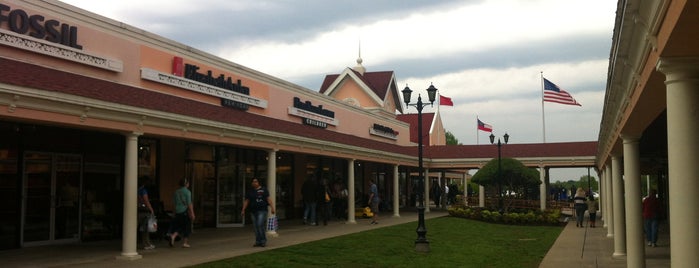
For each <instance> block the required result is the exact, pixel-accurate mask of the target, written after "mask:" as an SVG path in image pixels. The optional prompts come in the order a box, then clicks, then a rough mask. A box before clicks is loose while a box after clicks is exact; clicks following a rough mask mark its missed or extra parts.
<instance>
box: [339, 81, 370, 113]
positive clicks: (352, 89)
mask: <svg viewBox="0 0 699 268" xmlns="http://www.w3.org/2000/svg"><path fill="white" fill-rule="evenodd" d="M333 97H334V98H335V99H338V100H340V101H344V100H345V99H347V98H354V99H356V100H357V101H358V102H359V106H361V107H378V106H379V105H378V104H377V103H376V101H374V99H373V98H372V97H370V96H369V94H367V93H366V91H364V89H362V88H361V87H359V85H357V83H355V82H354V81H352V80H351V79H349V78H345V79H344V81H342V83H340V86H339V88H337V89H335V91H334V92H333Z"/></svg>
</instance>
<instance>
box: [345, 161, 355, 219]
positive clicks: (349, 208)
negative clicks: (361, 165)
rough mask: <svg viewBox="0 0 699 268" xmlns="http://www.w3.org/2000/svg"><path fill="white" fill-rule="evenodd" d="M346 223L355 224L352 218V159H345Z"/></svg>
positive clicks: (353, 197)
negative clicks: (347, 194)
mask: <svg viewBox="0 0 699 268" xmlns="http://www.w3.org/2000/svg"><path fill="white" fill-rule="evenodd" d="M347 162H348V163H347V191H348V192H349V196H348V197H347V223H352V224H356V223H357V221H356V220H355V219H354V199H355V196H354V159H349V160H347Z"/></svg>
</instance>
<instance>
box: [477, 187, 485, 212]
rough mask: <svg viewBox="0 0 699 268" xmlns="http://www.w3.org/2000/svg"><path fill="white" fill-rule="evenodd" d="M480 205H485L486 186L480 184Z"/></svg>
mask: <svg viewBox="0 0 699 268" xmlns="http://www.w3.org/2000/svg"><path fill="white" fill-rule="evenodd" d="M478 206H479V207H482V208H483V207H485V187H483V185H478Z"/></svg>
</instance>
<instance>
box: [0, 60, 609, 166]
mask: <svg viewBox="0 0 699 268" xmlns="http://www.w3.org/2000/svg"><path fill="white" fill-rule="evenodd" d="M0 66H12V68H3V71H2V72H0V82H2V83H7V84H12V85H16V86H22V87H30V88H37V89H41V90H46V91H52V92H60V93H65V94H71V95H75V96H82V97H85V98H91V99H96V100H102V101H107V102H112V103H116V104H122V105H127V106H133V107H139V108H144V109H152V110H156V111H162V112H166V113H173V114H179V115H184V116H191V117H195V118H201V119H205V120H213V121H217V122H222V123H227V124H235V125H241V126H246V127H250V128H255V129H261V130H267V131H272V132H278V133H284V134H289V135H296V136H300V137H307V138H311V139H315V140H318V141H325V142H332V143H337V144H344V145H349V146H357V147H360V148H372V149H374V150H381V151H384V152H390V153H396V154H402V155H406V156H416V154H417V150H415V146H399V145H395V144H391V143H386V142H381V141H376V140H371V139H366V138H361V137H357V136H352V135H348V134H343V133H339V132H335V131H330V130H327V129H321V128H314V127H308V126H305V125H303V124H301V123H295V122H290V121H285V120H280V119H276V118H271V117H266V116H262V115H258V114H254V113H250V112H246V111H240V110H236V109H230V108H226V107H221V106H216V105H211V104H207V103H203V102H199V101H195V100H190V99H185V98H181V97H177V96H173V95H168V94H163V93H160V92H155V91H151V90H145V89H142V88H138V87H134V86H129V85H123V84H117V83H114V82H111V81H106V80H100V79H96V78H91V77H86V76H82V75H78V74H73V73H68V72H64V71H60V70H56V69H50V68H46V67H42V66H38V65H33V64H29V63H26V62H20V61H14V60H10V59H5V58H0ZM156 100H157V101H156ZM398 118H399V119H400V120H401V121H404V122H408V123H409V124H410V125H411V128H410V131H411V135H410V137H411V141H412V140H415V143H417V135H416V133H415V132H416V131H417V114H405V115H398ZM433 118H434V113H424V114H423V120H424V121H423V126H422V127H423V133H427V131H428V130H429V127H430V125H431V122H432V120H433ZM413 126H414V127H413ZM413 137H414V138H413ZM424 141H425V142H429V139H425V140H424ZM426 145H427V144H426ZM596 148H597V142H568V143H545V144H508V145H506V146H503V147H502V154H503V156H504V157H525V156H526V157H537V156H567V155H571V156H572V155H587V156H594V155H595V153H596ZM424 149H425V156H426V157H429V158H432V159H439V158H442V159H451V158H483V157H492V156H493V155H494V154H497V149H496V146H493V145H490V144H487V145H447V146H425V148H424Z"/></svg>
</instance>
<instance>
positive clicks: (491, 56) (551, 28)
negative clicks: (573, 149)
mask: <svg viewBox="0 0 699 268" xmlns="http://www.w3.org/2000/svg"><path fill="white" fill-rule="evenodd" d="M64 2H66V3H69V4H71V5H74V6H77V7H80V8H82V9H85V10H88V11H92V12H94V13H97V14H100V15H103V16H106V17H108V18H111V19H114V20H117V21H120V22H124V23H126V24H129V25H132V26H134V27H138V28H141V29H144V30H146V31H149V32H152V33H155V34H157V35H161V36H164V37H166V38H169V39H172V40H174V41H177V42H180V43H183V44H186V45H189V46H192V47H195V48H197V49H200V50H203V51H206V52H208V53H211V54H213V55H217V56H219V57H222V58H225V59H227V60H230V61H232V62H235V63H238V64H242V65H244V66H247V67H250V68H252V69H255V70H258V71H261V72H264V73H267V74H270V75H272V76H275V77H279V78H281V79H284V80H287V81H290V82H292V83H296V84H298V85H301V86H303V87H306V88H309V89H312V90H316V91H317V90H318V89H319V87H320V85H321V83H322V81H323V78H324V77H325V75H327V74H336V73H340V72H341V71H342V70H343V69H344V68H346V67H353V66H355V65H356V59H357V57H358V56H359V47H360V44H361V58H362V59H363V65H364V67H365V68H366V69H367V71H387V70H393V71H395V75H396V81H397V83H398V85H399V89H402V88H403V87H405V85H406V84H407V85H409V86H410V88H411V89H412V90H413V92H414V93H413V94H417V93H423V95H424V94H425V92H426V91H425V89H426V88H427V87H429V85H430V83H433V84H434V86H435V87H437V88H438V89H439V92H440V94H441V95H444V96H447V97H450V98H452V100H453V102H454V106H453V107H448V106H442V107H441V108H440V113H441V115H442V120H443V122H444V126H445V128H446V129H447V131H450V132H451V133H453V134H454V135H455V137H456V138H457V139H458V140H459V142H460V143H462V144H485V143H489V141H488V135H489V134H490V133H487V132H482V131H477V130H476V117H478V118H480V119H481V121H483V122H485V123H487V124H490V125H492V126H493V128H494V133H495V134H496V135H498V136H502V135H503V134H505V133H506V132H507V133H508V134H509V135H510V143H541V142H543V141H544V137H545V141H546V142H569V141H596V140H597V138H598V133H599V125H600V120H601V113H602V107H603V101H604V92H605V83H606V76H607V66H608V59H609V55H610V47H611V40H612V33H613V28H614V17H615V12H616V1H612V0H589V1H561V0H491V1H488V0H464V1H455V0H454V1H451V0H438V1H436V0H432V1H419V0H402V1H376V0H373V1H370V0H354V1H344V0H342V1H326V0H307V1H288V0H286V1H282V0H236V1H229V0H197V1H174V0H163V1H160V0H147V1H145V0H120V1H96V0H64ZM542 72H543V76H544V77H546V78H547V79H548V80H550V81H551V82H553V83H556V84H557V85H558V86H559V87H561V88H563V89H564V90H566V91H568V92H569V93H570V94H571V95H572V96H573V97H574V98H575V99H576V100H577V101H578V102H579V103H581V104H582V107H579V106H569V105H562V104H556V103H549V102H547V103H545V104H544V105H543V107H542V102H541V98H542V89H541V74H542ZM413 101H414V100H413ZM407 111H408V112H409V113H416V112H417V111H416V110H415V108H414V107H410V108H408V109H407ZM432 111H434V108H430V107H427V108H425V110H424V111H423V112H432ZM544 123H545V134H544ZM504 156H506V155H504ZM583 175H587V169H552V170H551V177H552V179H553V180H569V179H573V180H577V179H578V178H579V177H580V176H583ZM591 175H592V176H594V177H597V174H596V173H595V172H594V171H591Z"/></svg>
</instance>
